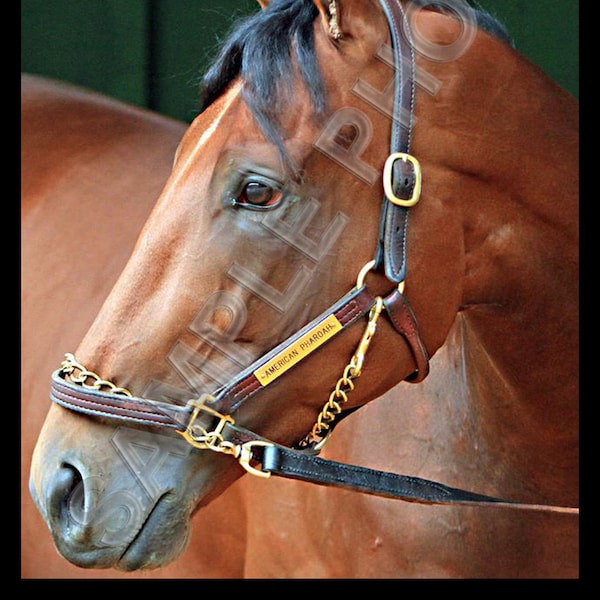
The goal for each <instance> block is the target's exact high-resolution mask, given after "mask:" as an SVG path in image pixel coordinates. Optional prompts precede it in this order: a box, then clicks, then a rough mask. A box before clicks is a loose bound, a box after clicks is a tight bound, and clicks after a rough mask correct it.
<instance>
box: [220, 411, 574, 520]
mask: <svg viewBox="0 0 600 600" xmlns="http://www.w3.org/2000/svg"><path fill="white" fill-rule="evenodd" d="M223 437H224V439H226V440H227V441H229V442H232V443H234V444H240V445H241V444H247V443H252V442H259V443H265V445H252V461H253V463H254V464H260V465H261V469H260V470H262V471H263V472H265V473H269V474H271V475H275V476H278V477H284V478H286V479H298V480H301V481H306V482H309V483H315V484H318V485H325V486H334V487H340V488H344V489H348V490H352V491H358V492H363V493H366V494H371V495H374V496H382V497H384V498H392V499H395V500H404V501H406V502H417V503H419V504H452V505H465V506H477V507H497V508H512V509H523V510H534V511H544V512H557V513H566V514H573V515H578V514H579V509H578V508H574V507H568V506H554V505H546V504H536V503H527V502H515V501H513V500H505V499H502V498H496V497H494V496H487V495H484V494H478V493H475V492H470V491H468V490H463V489H461V488H455V487H450V486H447V485H445V484H443V483H439V482H437V481H432V480H429V479H423V478H420V477H413V476H410V475H400V474H397V473H390V472H387V471H380V470H376V469H371V468H369V467H362V466H357V465H349V464H345V463H340V462H337V461H333V460H328V459H324V458H319V457H318V456H317V455H316V454H317V453H316V452H315V451H313V450H294V449H291V448H286V447H284V446H279V445H277V444H273V443H272V442H269V441H268V440H265V439H264V438H262V437H260V436H257V435H256V434H254V433H253V432H251V431H248V430H247V429H244V428H243V427H238V426H237V425H232V424H229V423H228V424H227V425H225V428H224V430H223Z"/></svg>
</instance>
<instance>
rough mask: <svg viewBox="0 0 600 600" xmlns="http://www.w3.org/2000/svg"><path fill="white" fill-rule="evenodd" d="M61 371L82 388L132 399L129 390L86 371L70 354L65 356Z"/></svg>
mask: <svg viewBox="0 0 600 600" xmlns="http://www.w3.org/2000/svg"><path fill="white" fill-rule="evenodd" d="M60 370H61V372H62V373H64V374H65V375H68V376H69V379H70V381H72V382H73V383H77V384H79V385H81V386H82V387H85V388H88V389H91V390H97V391H99V392H105V391H109V392H110V393H111V394H121V395H123V396H129V397H132V394H131V392H130V391H129V390H127V389H125V388H122V387H118V386H116V385H115V384H114V383H112V381H108V380H107V379H102V377H100V375H96V373H94V372H93V371H89V370H88V369H86V368H85V367H84V366H83V365H82V364H81V363H80V362H78V361H77V359H76V358H75V356H74V355H73V354H71V353H70V352H67V353H66V354H65V360H63V361H62V362H61V363H60ZM75 370H77V371H79V375H76V374H75ZM88 379H91V380H92V383H88ZM103 388H104V389H103Z"/></svg>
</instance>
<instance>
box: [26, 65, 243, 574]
mask: <svg viewBox="0 0 600 600" xmlns="http://www.w3.org/2000/svg"><path fill="white" fill-rule="evenodd" d="M21 115H22V120H21V157H22V160H21V163H22V203H21V209H22V215H21V216H22V223H21V267H22V296H21V310H22V315H23V317H22V327H21V389H22V409H21V415H22V426H21V465H22V468H21V479H22V481H21V489H22V493H21V529H22V531H21V565H22V569H21V576H22V577H24V578H69V577H78V578H82V577H87V578H99V577H110V578H115V577H128V578H131V577H132V576H135V577H139V573H138V574H129V573H119V572H115V571H107V570H100V569H89V570H82V569H81V568H78V567H76V566H74V565H72V564H71V563H69V562H67V561H65V560H64V558H63V557H62V556H60V555H59V554H58V553H57V552H56V550H55V548H54V544H53V542H52V537H51V536H50V535H44V530H45V529H46V526H45V524H44V521H43V519H42V517H41V515H40V513H39V511H38V510H37V508H36V507H35V505H34V504H33V502H32V499H31V496H30V495H29V493H28V479H29V465H30V463H31V456H32V453H33V449H34V446H35V442H36V440H37V436H38V434H39V431H40V429H41V427H42V424H43V422H44V417H45V413H46V410H45V408H44V407H43V405H42V408H41V407H40V405H39V400H43V399H44V398H45V397H46V395H47V393H46V392H47V390H46V388H47V385H46V383H45V382H44V381H43V380H42V378H40V377H38V370H42V372H49V371H51V370H52V369H53V368H54V365H55V364H56V361H57V360H60V358H61V353H60V351H59V350H55V349H58V348H62V347H64V346H66V347H74V346H75V344H77V342H78V340H79V339H81V337H82V336H83V334H84V333H85V330H86V329H87V328H88V327H89V326H90V324H91V323H92V321H93V319H94V316H95V315H96V313H97V312H98V310H99V308H100V306H101V305H102V302H103V301H104V299H105V298H106V296H107V295H108V293H109V292H110V289H111V287H112V286H113V285H114V283H115V281H116V280H117V278H118V275H119V273H120V272H121V271H122V270H123V267H124V266H125V263H126V261H127V258H128V256H129V254H131V251H132V249H133V246H134V244H135V240H136V238H137V234H138V233H139V230H140V229H141V227H142V225H143V224H144V222H145V221H146V219H147V218H148V215H149V214H150V211H151V209H152V206H153V205H154V203H155V202H156V198H157V196H158V194H159V192H160V190H161V188H162V187H163V186H164V183H165V181H166V180H167V177H168V175H169V172H170V170H171V166H172V163H173V154H174V152H175V149H176V147H177V145H178V143H179V142H180V140H181V137H182V135H183V133H184V131H185V124H184V123H179V122H177V121H174V120H172V119H168V118H166V117H163V116H161V115H158V114H155V113H153V112H150V111H147V110H142V109H140V108H138V107H134V106H130V105H126V104H124V103H122V102H119V101H116V100H114V99H110V98H106V97H104V96H102V95H100V94H98V93H95V92H91V91H90V90H85V89H82V88H79V87H77V86H74V85H71V84H66V83H64V82H58V81H54V80H50V79H46V78H43V77H39V76H33V75H23V76H22V81H21ZM80 219H83V220H84V221H86V222H89V224H90V225H92V223H93V227H90V228H87V227H78V226H73V225H74V224H75V223H77V222H80ZM67 231H68V234H67ZM75 256H77V257H78V260H81V261H83V262H84V263H85V262H88V263H89V264H92V263H93V264H94V268H93V269H85V268H84V269H82V270H81V271H80V272H78V273H77V274H75V273H73V272H62V269H61V265H66V264H68V262H69V261H70V260H71V257H75ZM61 272H62V274H63V275H62V277H63V278H62V279H61V280H60V285H57V283H58V281H57V278H58V277H60V273H61ZM47 273H56V276H55V277H52V278H48V277H45V274H47ZM73 315H75V317H74V316H73ZM40 408H41V409H40ZM234 487H235V486H234ZM238 487H239V486H238ZM238 493H239V492H236V491H235V489H232V490H231V491H228V492H227V493H226V494H224V495H223V496H222V497H221V499H219V501H217V502H215V503H213V504H212V505H211V507H210V510H207V511H206V512H203V513H202V515H199V517H198V519H196V520H195V523H196V525H197V526H200V527H202V526H206V524H207V523H210V522H211V521H214V520H216V521H217V522H219V521H220V520H222V521H223V522H224V519H220V517H219V511H220V510H221V509H220V508H219V506H220V505H225V508H224V509H223V510H226V512H227V513H229V514H230V513H231V511H230V509H228V508H226V504H227V502H229V500H228V498H231V501H232V502H235V504H239V500H238V498H237V496H236V494H238ZM229 518H230V519H231V516H230V517H229ZM205 519H206V523H204V520H205ZM212 527H213V530H214V527H215V525H214V524H213V525H212ZM193 541H196V542H200V536H197V537H196V538H195V539H194V540H193ZM202 548H203V546H202V545H201V544H199V543H198V544H196V545H195V544H194V543H192V544H191V545H190V547H189V549H188V552H187V554H186V555H185V556H184V557H182V559H181V560H179V561H177V563H175V564H173V565H171V566H170V567H166V568H164V569H159V570H156V571H153V572H152V576H153V577H165V578H166V577H178V578H179V577H186V576H188V575H189V573H196V574H197V575H200V576H211V577H216V576H223V575H224V574H228V575H230V576H231V574H234V575H235V574H236V573H241V570H239V569H240V567H236V565H241V564H242V562H241V559H240V558H239V553H238V555H236V552H235V547H234V546H233V545H232V544H231V543H229V544H228V545H227V553H223V556H227V561H225V560H222V561H220V562H217V561H215V560H214V558H213V560H211V561H208V560H202ZM186 556H189V559H186ZM188 560H189V562H188ZM236 568H237V569H238V570H237V571H236Z"/></svg>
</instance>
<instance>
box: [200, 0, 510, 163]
mask: <svg viewBox="0 0 600 600" xmlns="http://www.w3.org/2000/svg"><path fill="white" fill-rule="evenodd" d="M450 4H451V2H450V0H446V2H440V6H439V8H440V9H444V8H447V7H448V6H449V5H450ZM469 4H471V6H472V8H473V10H474V12H475V14H476V16H477V24H478V26H479V27H481V28H482V29H485V30H486V31H488V32H489V33H491V34H492V35H495V36H496V37H498V38H499V39H501V40H502V41H504V42H507V43H511V42H510V38H509V36H508V34H507V32H506V30H505V28H504V27H503V25H502V24H500V23H499V22H498V21H497V20H496V19H495V18H494V17H492V16H491V15H489V14H488V13H487V12H485V11H484V10H481V9H480V8H478V7H477V6H476V4H477V3H476V2H470V3H469ZM430 6H435V3H430ZM317 14H318V12H317V9H316V7H315V5H314V3H313V2H312V0H273V1H272V2H271V3H270V4H269V5H268V7H267V8H265V9H264V10H260V11H258V12H257V13H255V14H253V15H251V16H250V17H247V18H245V19H242V20H241V21H239V22H238V24H237V26H236V27H235V28H234V30H233V32H232V33H231V34H230V36H229V37H228V38H227V40H226V41H225V42H224V44H223V46H222V48H221V51H220V53H219V54H218V56H217V57H216V60H215V62H214V64H213V66H212V67H211V68H210V69H209V70H208V72H207V73H206V74H205V75H204V77H203V79H202V82H201V86H200V95H201V110H204V109H205V108H207V107H208V106H209V105H210V104H211V103H212V102H214V100H216V99H217V98H218V97H219V96H220V95H221V94H222V93H223V92H224V91H225V89H226V88H227V87H228V85H229V84H230V83H231V82H232V81H233V80H234V79H235V78H236V77H238V76H241V78H242V80H243V81H244V85H243V88H242V94H243V98H244V100H245V102H246V103H247V105H248V107H249V108H250V110H251V112H252V114H253V115H254V117H255V119H256V120H257V122H258V123H259V125H260V127H261V128H262V130H263V132H264V133H265V135H266V137H267V139H269V140H270V141H271V142H273V143H274V144H276V145H277V146H278V147H279V149H280V150H281V151H282V153H283V154H284V155H285V151H284V148H283V141H282V139H281V135H280V119H279V115H280V114H284V113H285V109H286V105H287V104H288V103H287V100H288V99H289V98H290V96H291V94H292V92H293V89H292V85H293V81H294V76H295V68H296V67H295V66H294V61H293V60H292V54H293V55H294V57H295V59H296V60H295V63H296V65H297V68H298V69H299V71H300V74H301V76H302V79H303V81H304V83H305V85H306V88H307V90H308V91H309V94H310V98H311V101H312V104H313V110H314V114H315V116H320V115H324V114H325V113H326V111H327V98H326V95H325V88H324V84H323V79H322V77H321V72H320V70H319V65H318V63H317V59H316V54H315V46H314V33H313V22H314V20H315V18H316V17H317Z"/></svg>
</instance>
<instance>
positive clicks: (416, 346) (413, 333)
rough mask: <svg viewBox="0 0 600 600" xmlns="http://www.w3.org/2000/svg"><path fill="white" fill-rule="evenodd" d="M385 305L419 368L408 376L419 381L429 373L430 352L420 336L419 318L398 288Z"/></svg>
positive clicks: (410, 379)
mask: <svg viewBox="0 0 600 600" xmlns="http://www.w3.org/2000/svg"><path fill="white" fill-rule="evenodd" d="M383 305H384V306H385V309H386V311H387V314H388V316H389V318H390V321H391V322H392V325H393V326H394V328H395V329H396V331H397V332H398V333H399V334H401V335H402V336H403V337H404V339H405V340H406V341H407V342H408V347H409V348H410V350H411V352H412V355H413V358H414V359H415V363H416V365H417V370H416V371H415V372H414V373H413V374H412V375H409V376H408V377H407V378H406V381H409V382H410V383H419V382H420V381H423V379H425V377H427V375H428V374H429V354H428V353H427V348H425V345H424V344H423V341H422V340H421V338H420V336H419V328H418V326H417V319H416V317H415V315H414V313H413V311H412V309H411V307H410V306H409V304H408V301H407V300H406V298H405V297H404V295H403V294H401V293H400V291H399V290H398V289H395V290H394V291H393V292H392V293H391V294H390V295H389V296H387V297H386V298H385V299H384V301H383Z"/></svg>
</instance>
